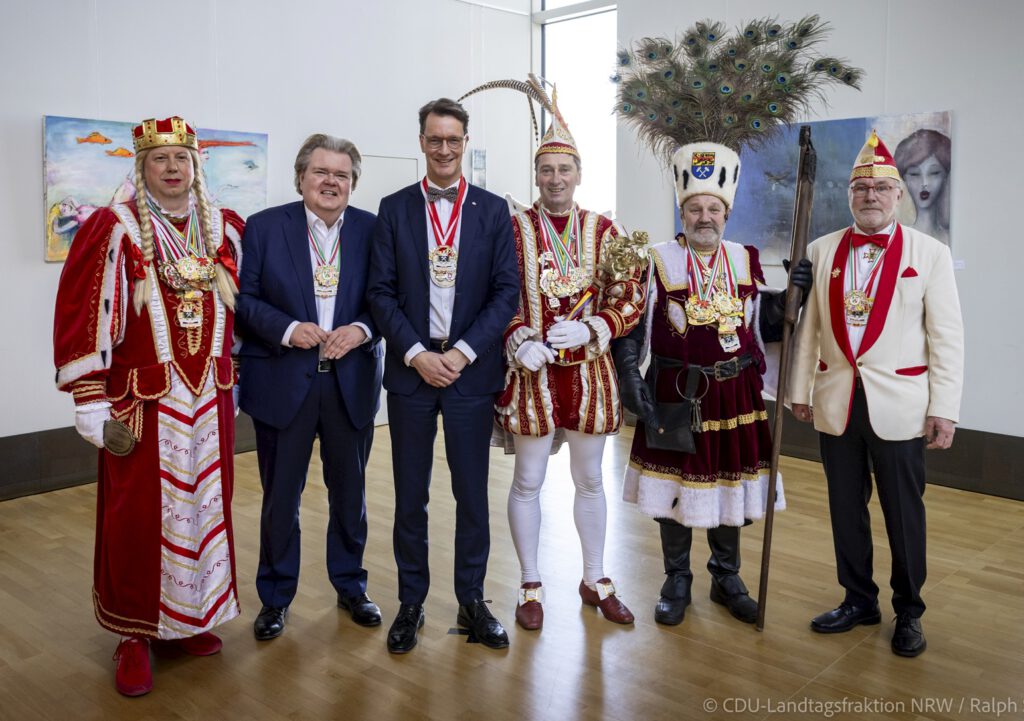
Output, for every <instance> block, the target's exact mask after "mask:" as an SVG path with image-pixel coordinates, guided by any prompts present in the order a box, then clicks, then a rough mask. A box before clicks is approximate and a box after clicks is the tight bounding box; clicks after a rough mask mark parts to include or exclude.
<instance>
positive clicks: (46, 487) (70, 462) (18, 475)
mask: <svg viewBox="0 0 1024 721" xmlns="http://www.w3.org/2000/svg"><path fill="white" fill-rule="evenodd" d="M255 448H256V434H255V432H254V431H253V428H252V420H251V419H250V418H249V416H247V415H245V414H244V413H240V414H239V415H238V419H237V421H236V424H235V453H241V452H243V451H251V450H254V449H255ZM96 463H97V461H96V449H95V448H94V447H93V446H92V445H90V444H89V443H87V442H86V441H84V440H82V438H80V437H79V435H78V433H77V432H76V431H75V429H74V428H55V429H53V430H49V431H38V432H36V433H23V434H21V435H17V436H7V437H5V438H0V467H2V468H6V469H7V471H6V472H5V473H4V474H3V477H2V478H0V501H6V500H8V499H10V498H17V497H19V496H28V495H31V494H33V493H44V492H46V491H55V490H57V489H58V488H67V487H69V486H79V485H82V484H83V483H92V482H94V481H95V480H96Z"/></svg>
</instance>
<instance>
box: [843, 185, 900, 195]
mask: <svg viewBox="0 0 1024 721" xmlns="http://www.w3.org/2000/svg"><path fill="white" fill-rule="evenodd" d="M899 187H900V186H898V185H890V184H889V183H882V184H881V185H865V184H864V183H857V184H856V185H851V186H850V192H851V193H853V194H854V195H855V196H857V197H858V198H866V197H867V195H868V193H869V192H871V191H872V190H873V191H875V193H876V194H877V195H888V194H889V193H892V192H894V191H896V190H899Z"/></svg>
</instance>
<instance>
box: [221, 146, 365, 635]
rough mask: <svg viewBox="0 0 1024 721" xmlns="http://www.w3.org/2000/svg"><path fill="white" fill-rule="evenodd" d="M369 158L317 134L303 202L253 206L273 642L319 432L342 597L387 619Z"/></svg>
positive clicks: (246, 322)
mask: <svg viewBox="0 0 1024 721" xmlns="http://www.w3.org/2000/svg"><path fill="white" fill-rule="evenodd" d="M361 162H362V157H361V156H360V154H359V151H358V150H357V149H356V146H355V145H353V144H352V143H351V142H350V141H348V140H344V139H342V138H335V137H332V136H330V135H323V134H316V135H311V136H310V137H309V138H307V140H306V142H305V143H304V144H303V145H302V147H301V148H300V149H299V152H298V155H297V157H296V159H295V188H296V190H298V192H299V194H300V195H301V196H302V201H301V202H295V203H288V204H287V205H281V206H278V207H276V208H269V209H267V210H264V211H262V212H260V213H257V214H256V215H253V216H252V217H251V218H250V225H249V227H248V230H247V231H246V233H245V235H244V236H243V237H242V250H243V257H244V258H245V262H244V264H243V265H242V270H241V275H240V286H241V287H240V293H239V300H238V309H237V311H236V318H237V325H238V327H239V329H240V333H241V334H242V336H243V344H242V348H241V350H240V352H239V356H240V357H241V373H240V377H241V381H240V384H241V399H240V405H241V408H242V410H244V411H245V412H246V413H248V414H249V415H250V416H252V418H253V423H254V425H255V428H256V452H257V456H258V458H259V468H260V480H261V482H262V484H263V510H262V515H261V518H260V562H259V569H258V571H257V575H256V589H257V591H258V592H259V596H260V600H261V601H262V603H263V608H262V609H261V610H260V613H259V616H258V617H257V618H256V622H255V624H254V625H253V631H254V633H255V635H256V638H257V639H259V640H268V639H271V638H275V637H277V636H280V635H281V633H282V632H283V631H284V626H285V620H286V618H287V612H288V606H289V604H290V603H291V601H292V598H293V597H294V596H295V592H296V589H297V587H298V580H299V545H300V544H299V500H300V497H301V495H302V489H303V488H304V487H305V485H306V471H307V469H308V468H309V457H310V454H311V453H312V450H313V441H314V440H315V439H316V438H317V437H319V438H320V459H321V461H322V462H323V471H324V483H325V484H326V486H327V498H328V504H329V511H330V521H329V522H328V525H327V574H328V577H329V578H330V580H331V584H332V585H333V586H334V588H335V590H336V591H337V593H338V606H339V607H341V608H344V609H345V610H347V611H348V612H349V613H350V614H351V615H352V620H353V621H355V622H356V623H358V624H360V625H363V626H377V625H379V624H380V620H381V619H380V610H379V609H378V608H377V605H376V604H374V603H373V601H371V600H370V598H369V596H367V595H366V570H365V569H364V568H363V567H362V565H363V549H364V547H365V545H366V494H365V480H366V478H365V474H366V463H367V460H368V459H369V456H370V445H371V444H372V442H373V417H374V415H375V414H376V412H377V407H378V405H379V398H380V387H381V375H382V368H381V355H382V350H381V346H380V337H379V335H378V333H377V331H376V326H375V325H374V322H373V319H372V318H371V317H370V312H369V308H368V306H367V304H366V298H365V291H366V275H367V270H368V266H369V258H370V238H371V234H372V231H373V225H374V220H375V218H374V215H373V214H372V213H368V212H366V211H364V210H359V209H358V208H354V207H352V206H350V205H349V204H348V200H349V194H350V192H351V191H352V190H354V189H355V187H356V183H357V182H358V180H359V174H360V170H361Z"/></svg>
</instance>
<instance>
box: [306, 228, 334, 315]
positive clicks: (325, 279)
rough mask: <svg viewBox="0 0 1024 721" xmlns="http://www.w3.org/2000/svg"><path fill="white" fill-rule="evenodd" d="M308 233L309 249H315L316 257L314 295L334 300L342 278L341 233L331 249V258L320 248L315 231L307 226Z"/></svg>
mask: <svg viewBox="0 0 1024 721" xmlns="http://www.w3.org/2000/svg"><path fill="white" fill-rule="evenodd" d="M306 233H307V234H308V235H309V247H310V248H312V249H313V255H314V256H316V269H315V270H314V271H313V293H314V294H316V297H317V298H333V297H334V296H336V295H337V294H338V281H339V279H340V278H341V271H340V270H339V268H338V252H339V249H340V248H341V232H340V231H339V233H338V237H337V238H336V239H335V240H334V244H333V245H332V247H331V255H330V257H328V256H327V254H326V253H325V252H324V251H323V248H321V247H320V242H319V241H318V240H317V238H316V236H315V235H314V234H313V229H312V228H310V227H309V226H308V225H307V226H306Z"/></svg>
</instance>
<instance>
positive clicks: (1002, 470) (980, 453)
mask: <svg viewBox="0 0 1024 721" xmlns="http://www.w3.org/2000/svg"><path fill="white" fill-rule="evenodd" d="M766 405H767V406H768V418H769V421H770V422H772V424H774V421H775V404H774V403H772V402H770V401H769V402H768V403H767V404H766ZM785 413H786V415H785V420H784V421H783V422H784V433H783V439H782V455H784V456H791V457H793V458H803V459H805V460H808V461H815V462H818V463H820V462H821V453H820V451H819V450H818V432H817V431H815V430H814V426H812V425H811V424H810V423H801V422H800V421H798V420H797V419H796V418H794V417H793V414H792V413H790V412H789V411H786V412H785ZM625 415H626V422H627V423H629V424H630V425H633V423H634V421H635V418H634V417H633V415H632V414H631V413H629V412H628V411H627V412H626V414H625ZM924 463H925V473H926V474H927V479H928V483H934V484H935V485H937V486H948V487H949V488H959V489H961V490H964V491H974V492H975V493H984V494H986V495H989V496H1001V497H1003V498H1012V499H1014V500H1016V501H1024V483H1022V482H1021V481H1024V438H1021V437H1019V436H1004V435H1001V434H999V433H986V432H985V431H972V430H970V429H966V428H958V429H957V431H956V437H955V438H954V440H953V447H952V448H950V449H949V450H948V451H925V454H924Z"/></svg>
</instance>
